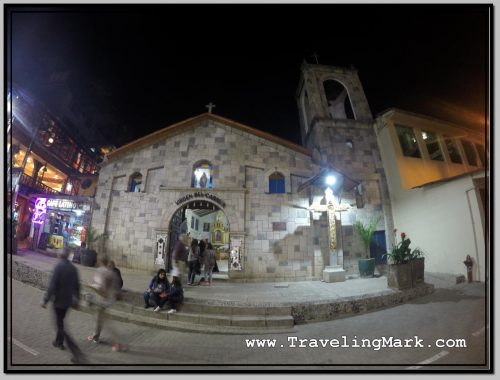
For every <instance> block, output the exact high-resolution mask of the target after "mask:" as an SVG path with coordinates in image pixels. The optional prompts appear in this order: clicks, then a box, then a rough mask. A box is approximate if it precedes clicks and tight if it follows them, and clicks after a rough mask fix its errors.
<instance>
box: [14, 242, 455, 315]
mask: <svg viewBox="0 0 500 380" xmlns="http://www.w3.org/2000/svg"><path fill="white" fill-rule="evenodd" d="M12 258H13V260H16V261H19V262H23V263H25V264H26V265H28V266H30V267H34V268H38V269H40V270H42V271H44V272H47V273H49V272H51V271H52V269H53V268H54V266H55V265H56V263H57V260H58V259H56V258H53V257H50V256H45V255H43V254H40V253H35V252H32V251H21V252H19V254H18V255H13V256H12ZM76 266H77V268H78V270H79V273H80V277H81V281H82V282H85V283H90V282H91V281H92V278H93V275H94V272H95V268H89V267H85V266H83V265H78V264H76ZM121 272H122V277H123V281H124V285H123V287H124V289H125V290H127V289H128V290H131V291H135V292H143V291H144V290H145V289H146V287H147V285H148V284H149V281H150V280H151V278H152V275H153V272H147V271H132V270H127V269H121ZM425 280H426V282H427V283H436V284H439V286H440V287H447V286H448V287H449V286H453V285H455V277H454V276H450V275H440V274H430V273H429V274H428V273H426V279H425ZM184 289H185V290H184V291H185V296H186V298H188V299H200V300H216V301H218V302H222V301H229V302H238V303H242V304H268V305H274V306H278V305H282V304H283V305H287V304H292V303H299V302H300V303H307V302H318V301H326V300H335V299H340V298H345V297H359V296H363V295H378V294H390V293H394V292H396V291H395V290H392V289H388V288H387V279H386V277H379V278H357V279H348V280H347V281H345V282H337V283H326V282H323V281H299V282H288V283H283V282H278V283H273V282H265V283H237V282H230V281H215V282H214V284H213V286H212V287H205V286H196V287H190V286H186V287H185V288H184Z"/></svg>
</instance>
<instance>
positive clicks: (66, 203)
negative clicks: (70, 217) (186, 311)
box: [47, 198, 90, 211]
mask: <svg viewBox="0 0 500 380" xmlns="http://www.w3.org/2000/svg"><path fill="white" fill-rule="evenodd" d="M47 207H49V208H53V209H61V210H84V211H88V210H90V205H88V204H84V203H77V202H75V201H73V200H71V199H57V198H50V199H48V200H47Z"/></svg>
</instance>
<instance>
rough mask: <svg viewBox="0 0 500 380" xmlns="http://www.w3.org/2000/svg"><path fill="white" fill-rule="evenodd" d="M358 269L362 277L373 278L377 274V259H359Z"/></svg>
mask: <svg viewBox="0 0 500 380" xmlns="http://www.w3.org/2000/svg"><path fill="white" fill-rule="evenodd" d="M358 269H359V275H360V276H361V277H373V275H374V273H375V259H359V260H358Z"/></svg>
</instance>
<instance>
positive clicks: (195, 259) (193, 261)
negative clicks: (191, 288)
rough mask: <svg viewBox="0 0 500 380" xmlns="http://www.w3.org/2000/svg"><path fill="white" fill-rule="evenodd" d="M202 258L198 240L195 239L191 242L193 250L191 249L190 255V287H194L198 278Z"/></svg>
mask: <svg viewBox="0 0 500 380" xmlns="http://www.w3.org/2000/svg"><path fill="white" fill-rule="evenodd" d="M199 257H200V247H199V246H198V240H197V239H193V240H192V242H191V248H190V249H189V255H188V266H189V273H188V285H194V279H195V277H196V270H197V267H198V264H199Z"/></svg>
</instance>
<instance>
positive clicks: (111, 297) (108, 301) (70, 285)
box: [42, 248, 127, 364]
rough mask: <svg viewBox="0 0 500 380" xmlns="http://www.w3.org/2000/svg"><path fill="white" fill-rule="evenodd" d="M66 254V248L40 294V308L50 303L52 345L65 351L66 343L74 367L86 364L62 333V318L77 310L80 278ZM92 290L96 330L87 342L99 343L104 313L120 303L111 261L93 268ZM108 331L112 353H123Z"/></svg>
mask: <svg viewBox="0 0 500 380" xmlns="http://www.w3.org/2000/svg"><path fill="white" fill-rule="evenodd" d="M68 256H69V250H68V249H67V248H66V249H64V252H63V253H62V254H61V255H60V258H61V260H60V261H59V262H58V264H57V265H56V267H55V268H54V271H53V273H52V276H51V278H50V281H49V286H48V288H47V291H46V292H45V294H44V297H43V301H42V307H43V308H46V307H47V304H48V302H49V301H51V300H52V301H53V307H54V314H55V320H56V328H57V332H56V339H55V340H54V341H53V342H52V345H53V346H54V347H56V348H58V349H60V350H65V349H66V346H65V345H64V343H66V345H67V347H68V349H69V350H70V351H71V354H72V357H71V361H72V362H73V363H75V364H85V363H87V362H88V360H87V358H86V357H85V355H84V354H83V352H82V351H81V350H80V348H79V347H78V344H76V342H75V341H74V340H73V338H72V337H71V336H70V335H69V333H68V332H67V331H66V330H65V329H64V318H65V317H66V314H67V313H68V310H69V309H70V308H75V309H78V307H79V302H80V276H79V274H78V270H77V269H76V267H75V266H74V265H73V264H72V263H71V262H70V261H69V260H68ZM91 286H92V288H93V289H94V290H95V296H94V297H93V300H92V304H93V305H94V306H95V308H96V326H95V330H94V333H93V334H92V335H90V336H89V337H88V340H89V341H92V342H94V343H98V342H99V338H100V334H101V331H102V328H103V325H104V321H105V319H106V310H107V309H108V308H109V307H110V306H111V305H112V304H113V303H115V302H116V301H117V300H119V299H121V288H122V286H123V280H122V277H121V273H120V270H119V269H118V268H116V266H115V265H114V262H113V261H110V260H109V259H108V258H107V257H103V258H101V260H100V266H99V267H98V268H97V270H96V272H95V275H94V278H93V283H92V285H91ZM108 329H109V330H110V333H111V335H112V338H113V344H112V351H124V350H126V348H127V346H126V345H124V344H121V343H118V342H119V341H120V340H119V338H118V336H117V334H116V333H115V331H114V330H113V329H112V326H111V325H109V326H108Z"/></svg>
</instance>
